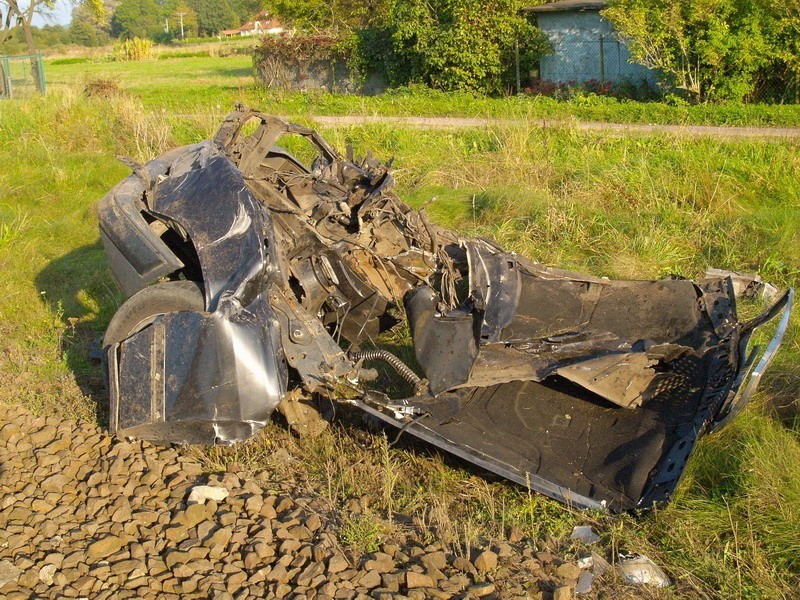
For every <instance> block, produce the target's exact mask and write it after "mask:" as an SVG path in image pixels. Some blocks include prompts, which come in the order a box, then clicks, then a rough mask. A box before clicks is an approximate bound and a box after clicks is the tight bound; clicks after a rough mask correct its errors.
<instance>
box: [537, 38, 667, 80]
mask: <svg viewBox="0 0 800 600" xmlns="http://www.w3.org/2000/svg"><path fill="white" fill-rule="evenodd" d="M577 37H578V36H575V35H565V36H563V37H562V36H554V38H553V39H551V41H552V43H553V50H554V51H553V53H552V54H548V55H545V56H543V57H542V60H541V65H540V77H541V78H542V79H544V80H547V81H552V82H557V83H583V82H587V81H596V82H599V83H633V84H637V85H639V84H645V83H646V84H648V85H652V86H655V85H656V82H657V79H658V77H657V74H656V73H655V72H654V71H651V70H650V69H647V68H645V67H643V66H641V65H638V64H635V63H632V62H630V61H629V58H630V52H628V48H627V47H626V46H625V44H622V43H620V42H619V41H618V40H616V39H614V38H613V37H610V36H603V35H599V36H597V37H592V38H589V37H588V36H581V37H582V38H583V39H577Z"/></svg>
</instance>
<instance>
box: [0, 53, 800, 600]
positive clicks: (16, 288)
mask: <svg viewBox="0 0 800 600" xmlns="http://www.w3.org/2000/svg"><path fill="white" fill-rule="evenodd" d="M47 73H48V79H49V84H50V89H51V90H52V93H51V94H50V95H49V96H48V97H47V98H45V99H39V98H37V99H31V100H26V101H13V102H11V101H3V102H2V103H0V164H2V169H0V190H2V192H1V193H0V269H2V272H3V274H4V277H3V279H2V284H0V286H1V287H0V293H2V297H3V300H2V302H0V380H2V381H3V385H2V388H0V401H3V402H12V403H20V404H24V405H25V406H27V407H30V408H31V409H33V410H34V411H36V412H52V413H56V414H58V415H61V416H64V417H82V418H86V419H90V420H97V419H99V420H100V421H101V422H102V421H103V420H104V418H105V417H104V408H103V406H104V402H105V395H104V392H103V387H102V378H101V375H100V371H99V368H98V367H97V366H96V365H94V364H92V363H91V362H90V361H89V360H88V352H89V348H90V346H91V343H92V342H93V340H95V339H96V338H97V337H99V336H101V335H102V332H103V330H104V328H105V326H106V324H107V323H108V320H109V319H110V317H111V315H112V314H113V312H114V310H115V309H116V307H117V305H118V303H119V302H120V301H121V299H122V297H121V295H120V294H119V292H118V291H117V290H116V289H115V287H114V285H113V283H112V282H111V280H110V275H109V272H108V270H107V267H106V264H105V257H104V255H103V252H102V249H101V247H100V245H99V241H98V234H97V223H96V218H95V213H94V205H95V203H96V202H97V200H98V199H99V198H100V197H101V196H102V195H103V194H104V193H105V192H106V191H107V190H108V189H109V188H110V187H111V186H112V185H114V184H115V183H116V182H118V181H119V180H120V179H121V178H122V177H124V176H125V175H126V174H127V173H128V169H127V168H126V167H124V166H123V165H122V164H121V163H119V162H118V161H117V160H116V159H115V156H116V155H126V156H131V157H133V158H135V159H137V160H140V161H142V160H146V159H148V158H151V157H153V156H155V155H156V154H158V153H160V152H163V151H164V150H166V149H168V148H171V147H174V146H175V145H177V144H183V143H188V142H194V141H197V140H199V139H202V138H204V137H207V136H209V135H210V134H211V133H212V132H213V130H214V128H215V126H216V124H217V123H218V121H219V119H220V118H221V116H222V115H224V114H225V112H226V111H227V110H228V107H229V106H230V105H231V103H232V102H233V100H235V99H243V100H244V101H246V102H247V103H249V104H251V105H253V106H255V107H258V108H261V109H263V110H266V111H273V112H276V113H283V114H288V115H290V116H292V117H293V118H297V119H299V120H307V118H308V117H309V116H310V115H313V114H351V113H354V114H373V113H379V114H383V113H385V114H463V115H478V116H491V115H502V116H508V115H514V116H518V117H519V118H520V119H522V120H521V121H520V122H519V123H518V124H513V125H503V126H492V127H483V128H473V129H461V130H446V131H444V130H413V131H409V130H404V129H402V128H401V127H399V126H397V125H369V126H357V127H337V128H327V129H325V130H323V133H324V134H325V135H326V136H327V137H328V139H329V141H331V142H332V143H333V144H334V145H335V146H338V147H343V146H344V145H345V144H347V143H351V144H352V145H353V146H354V149H355V151H356V153H357V154H358V153H361V154H363V153H365V152H366V151H368V150H372V151H373V153H375V154H376V155H378V156H381V157H385V158H388V157H390V156H394V157H395V176H396V178H397V181H398V191H399V193H400V195H401V197H403V198H404V199H405V200H407V201H408V202H409V203H411V204H412V205H414V206H417V207H418V206H421V205H423V204H426V203H429V202H430V204H429V206H428V208H427V211H428V213H429V214H430V215H431V217H432V218H433V219H434V220H436V221H437V222H439V223H441V224H444V225H448V226H452V227H456V228H458V229H459V230H461V231H463V232H464V233H465V234H469V235H484V236H491V237H493V238H495V239H497V240H498V241H499V242H501V243H502V244H504V245H505V246H506V247H507V248H509V249H512V250H516V251H519V252H521V253H524V254H526V255H528V256H530V257H531V258H533V259H535V260H539V261H542V262H545V263H549V264H554V265H558V266H562V267H567V268H574V269H579V270H584V271H587V272H590V273H592V274H595V275H604V276H605V275H607V276H615V277H641V278H657V277H660V276H663V275H667V274H671V273H674V274H679V275H682V276H686V277H697V276H701V275H702V273H703V272H704V270H705V269H706V267H709V266H713V267H719V268H726V269H734V270H742V271H749V272H755V271H757V272H759V273H761V274H762V275H763V276H764V277H765V278H767V279H769V280H771V281H773V282H774V283H775V284H776V285H778V286H780V287H787V286H797V285H798V283H800V152H799V151H800V141H774V140H763V141H761V140H752V139H750V140H736V141H720V140H716V139H707V138H694V137H687V136H675V135H666V134H654V135H648V136H643V135H635V136H627V137H626V136H620V135H606V134H600V133H586V132H580V131H577V130H576V129H575V128H573V127H571V126H570V125H569V123H568V122H567V123H565V124H563V125H562V126H559V127H554V128H548V129H547V130H542V129H540V128H537V127H535V126H531V125H530V124H529V122H527V121H526V120H525V119H533V118H540V116H541V114H539V113H536V111H538V110H543V109H541V108H537V107H536V103H533V102H532V101H530V100H528V101H527V102H528V103H529V104H531V105H533V106H534V108H530V107H529V106H528V105H527V104H524V103H523V102H522V101H521V100H518V99H509V100H486V99H480V98H469V97H467V96H458V97H450V96H444V95H438V94H432V93H417V94H412V93H407V94H397V95H394V96H387V97H382V98H370V99H359V98H341V97H336V96H330V95H313V96H310V97H308V98H304V97H302V96H301V95H299V94H268V93H265V92H262V91H259V90H257V89H255V88H254V87H253V85H252V76H251V75H250V74H249V70H248V61H247V59H246V57H230V58H215V59H212V58H197V59H195V58H192V59H170V60H162V61H153V62H146V63H82V64H63V65H55V66H51V67H48V68H47ZM98 77H104V78H110V79H113V80H114V81H116V82H117V83H118V87H119V88H120V89H121V91H122V93H116V92H115V93H112V94H111V95H110V96H107V97H87V96H86V95H85V94H84V93H83V88H84V85H85V83H86V82H87V81H89V80H91V79H93V78H98ZM111 88H112V91H114V90H113V86H111ZM450 101H452V105H453V106H452V109H451V110H450V112H448V110H447V105H448V104H447V103H448V102H450ZM548 102H549V101H548ZM523 105H524V106H523ZM543 106H546V104H543ZM667 108H669V107H663V106H661V105H657V106H655V107H654V108H652V110H653V116H652V120H653V121H658V120H659V119H660V118H661V117H660V116H659V111H662V110H666V109H667ZM700 108H702V107H700ZM778 108H781V107H778ZM792 108H793V107H792ZM578 109H579V107H577V106H566V107H563V106H562V107H559V108H558V110H561V111H563V114H565V115H573V116H576V117H580V118H600V117H591V116H586V115H584V114H583V113H580V111H579V110H578ZM528 110H530V111H531V112H526V111H528ZM615 110H616V109H615ZM626 110H627V107H626ZM748 110H749V109H748ZM630 111H631V113H630V114H634V113H636V114H641V115H642V116H641V119H640V120H642V121H648V119H650V117H648V116H647V111H648V106H647V105H636V106H635V108H630ZM637 111H638V112H637ZM742 111H744V109H742ZM175 113H179V116H176V115H175ZM723 113H724V111H723V112H719V113H716V115H717V116H715V117H714V119H718V118H720V117H719V115H721V114H723ZM620 114H621V113H620ZM676 114H677V113H676ZM698 114H700V113H698ZM787 114H790V113H787ZM791 114H795V113H794V112H791ZM742 115H744V112H741V113H739V117H737V118H744V117H743V116H742ZM673 116H674V115H673ZM622 118H623V119H624V117H622ZM692 118H694V117H692ZM792 118H794V117H792ZM637 119H638V117H637ZM670 119H672V117H670ZM628 120H630V119H628ZM668 120H669V119H668ZM722 120H723V121H725V119H722ZM745 120H746V119H745ZM725 122H728V121H725ZM763 122H764V121H763V120H759V118H754V119H753V121H752V122H751V121H748V124H752V123H763ZM781 122H782V123H785V121H781ZM799 389H800V323H799V322H798V317H797V313H795V315H794V317H793V320H792V322H791V325H790V330H789V332H788V334H787V339H786V340H785V342H784V348H783V350H782V352H781V354H780V355H779V356H778V359H777V360H776V361H775V363H774V364H773V367H772V369H771V370H770V371H769V372H768V374H767V375H766V376H765V379H764V381H763V382H762V387H761V390H760V392H759V393H758V394H757V397H756V399H755V401H754V402H753V403H752V405H751V406H750V407H749V408H748V409H747V411H746V412H745V413H744V414H743V415H742V416H741V417H740V418H739V419H738V420H737V421H735V422H734V423H733V424H732V425H731V426H730V427H729V428H728V429H726V430H724V431H722V432H721V433H719V434H717V435H714V436H710V437H708V438H706V439H704V440H703V442H702V443H701V444H700V446H699V448H698V451H697V453H696V454H695V456H694V457H693V459H692V460H691V462H690V464H689V468H688V471H687V474H686V477H685V479H684V481H683V483H682V484H681V486H680V488H679V493H678V495H677V497H676V499H675V500H674V502H672V503H671V504H670V505H669V506H668V507H666V508H664V509H662V510H659V511H657V512H654V513H651V514H649V515H646V516H643V517H641V518H634V517H623V518H616V519H612V518H610V517H607V516H602V515H592V514H575V513H574V512H572V511H569V510H567V509H565V508H562V507H561V506H560V505H558V504H557V503H555V502H551V501H549V500H546V499H543V498H541V497H538V496H536V495H530V494H527V493H526V492H524V491H523V490H521V489H520V488H518V487H516V486H513V485H510V484H507V483H505V482H503V481H496V480H494V479H490V480H487V479H485V478H484V477H482V476H481V475H480V473H477V472H475V471H472V470H469V469H467V468H465V467H464V465H461V464H459V463H456V462H454V461H453V460H451V459H446V458H445V459H443V458H441V457H438V456H436V455H432V454H430V453H427V452H426V451H424V450H423V449H419V448H410V447H407V448H388V447H387V446H386V443H385V439H384V438H383V437H382V436H380V435H374V434H370V433H368V432H365V431H363V430H361V429H359V428H358V427H354V428H349V429H345V428H333V430H332V431H330V432H328V433H326V434H325V435H323V436H322V437H321V438H319V439H317V440H314V441H312V442H309V443H307V444H303V443H300V442H298V441H296V440H292V439H291V438H290V436H288V435H287V434H286V433H285V432H282V431H281V430H280V429H279V428H278V427H277V426H275V427H274V428H273V429H272V430H271V431H270V435H269V436H267V441H265V442H262V444H263V446H261V447H254V446H253V445H249V446H245V447H242V448H237V449H233V450H214V451H211V452H208V453H206V454H205V455H204V460H206V461H207V464H208V465H209V467H210V468H213V467H214V466H215V465H220V466H222V465H224V463H225V461H227V460H237V461H239V462H243V463H245V464H247V465H249V466H252V467H256V466H257V464H258V462H259V461H260V460H261V459H262V458H263V457H264V456H266V455H268V454H269V453H270V452H271V451H272V450H273V449H274V448H276V447H277V446H279V445H286V446H287V447H289V449H290V450H291V452H292V453H293V454H294V455H297V456H300V457H301V458H302V460H301V461H298V462H299V463H301V464H303V465H304V466H302V467H295V469H300V470H301V471H302V472H301V473H297V472H293V473H287V477H298V478H306V479H308V480H310V481H316V482H319V485H320V486H321V487H322V488H324V489H326V490H327V492H326V497H328V498H329V499H330V500H331V503H332V504H334V505H336V506H341V507H343V506H344V505H345V503H346V501H347V500H349V499H351V498H361V497H364V496H369V497H372V498H375V499H376V500H375V514H376V515H379V514H386V513H388V514H392V513H401V514H405V515H412V516H413V517H414V518H416V519H418V520H421V523H422V524H423V526H424V527H427V528H428V530H429V531H430V535H432V536H439V537H440V538H441V539H445V540H447V541H446V543H448V544H451V545H452V546H453V547H456V546H458V547H461V548H463V547H464V546H465V545H469V544H470V543H472V542H474V541H476V540H479V539H485V538H487V537H490V538H496V537H503V536H504V535H506V533H507V531H508V528H509V527H511V526H517V527H520V528H522V529H523V530H524V531H525V532H526V535H530V536H532V537H534V539H537V540H541V542H537V543H540V544H541V547H545V546H548V545H551V546H552V544H554V543H555V544H556V546H557V548H556V549H557V550H558V551H560V552H566V553H569V552H572V551H574V549H572V548H571V547H570V545H569V543H567V542H553V541H552V540H550V541H548V539H549V538H548V536H550V535H552V536H555V538H556V540H564V538H565V535H566V534H567V533H568V532H569V530H570V529H571V527H572V525H574V524H576V523H591V524H593V526H594V527H595V530H596V531H598V533H600V534H601V536H602V541H601V542H600V545H601V549H603V550H612V549H613V550H622V549H625V550H628V551H633V552H643V553H646V554H648V555H649V556H650V557H651V558H653V559H655V560H656V561H657V562H659V563H660V564H662V565H664V566H665V567H666V568H667V569H668V571H669V572H670V574H671V575H672V576H673V578H674V579H676V581H677V586H676V587H673V588H670V589H669V590H666V591H663V592H652V594H653V595H655V596H658V597H675V596H681V597H684V596H690V597H709V596H710V597H720V598H734V597H737V598H738V597H748V598H757V597H765V598H781V597H783V598H790V597H796V595H797V590H798V589H799V588H798V586H800V473H799V472H798V468H797V465H798V464H800V396H798V390H799ZM387 527H391V523H389V524H387V523H386V522H385V520H383V519H382V518H379V517H378V516H376V517H375V523H363V522H360V521H359V522H350V521H346V522H344V524H343V529H342V534H341V535H342V537H343V543H348V544H351V545H353V546H354V547H363V548H364V549H366V548H368V547H369V544H370V541H371V540H374V539H375V538H377V537H380V535H382V534H381V532H382V531H384V530H385V528H387ZM558 544H561V545H560V546H558ZM609 585H611V586H612V587H610V588H609V590H608V591H607V595H608V596H609V597H616V594H617V593H621V590H622V588H620V589H617V588H614V587H613V586H614V585H617V584H615V583H614V582H611V583H610V584H609ZM615 590H616V591H615ZM628 593H629V594H634V595H635V594H638V593H639V591H638V590H633V591H631V590H630V588H628ZM648 593H649V592H648Z"/></svg>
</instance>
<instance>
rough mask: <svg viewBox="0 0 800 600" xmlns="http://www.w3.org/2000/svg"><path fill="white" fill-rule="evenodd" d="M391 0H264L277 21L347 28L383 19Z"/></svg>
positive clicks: (306, 26) (299, 26) (312, 27)
mask: <svg viewBox="0 0 800 600" xmlns="http://www.w3.org/2000/svg"><path fill="white" fill-rule="evenodd" d="M391 5H392V0H367V1H366V2H364V1H362V0H268V1H267V3H266V7H267V8H268V9H269V11H270V12H271V13H272V14H274V15H275V16H276V17H277V18H278V20H280V21H281V23H284V24H285V25H291V26H293V27H296V28H297V29H300V30H304V31H319V30H328V31H336V32H338V31H348V30H356V29H363V28H367V27H374V26H378V25H381V24H383V23H384V22H385V21H386V15H387V14H388V13H389V11H390V10H391Z"/></svg>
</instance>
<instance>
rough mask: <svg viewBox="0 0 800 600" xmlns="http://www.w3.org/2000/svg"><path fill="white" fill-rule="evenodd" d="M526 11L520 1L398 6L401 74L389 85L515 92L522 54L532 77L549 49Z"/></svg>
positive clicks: (395, 23) (424, 1) (455, 0)
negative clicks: (513, 72) (513, 76)
mask: <svg viewBox="0 0 800 600" xmlns="http://www.w3.org/2000/svg"><path fill="white" fill-rule="evenodd" d="M520 8H521V4H520V2H518V1H517V0H397V1H396V2H395V4H394V7H393V10H392V12H391V17H390V26H389V29H390V32H391V34H390V37H391V44H392V51H393V53H394V60H393V61H391V63H390V64H392V65H396V66H397V67H398V72H395V73H390V74H389V77H388V79H389V80H390V81H391V82H392V83H399V82H401V81H402V80H403V79H406V80H408V81H419V82H422V83H426V84H428V85H431V86H432V87H435V88H438V89H443V90H471V91H477V92H483V93H500V92H502V91H504V90H506V89H508V88H510V87H512V84H513V80H512V81H509V66H511V65H514V63H515V60H516V56H515V55H516V53H517V51H518V50H519V55H520V57H521V58H522V59H524V60H525V61H526V64H521V65H520V67H521V70H522V71H523V72H527V71H528V70H529V69H530V68H531V65H530V64H527V63H529V62H531V61H533V60H535V58H536V56H538V54H540V53H541V52H542V51H544V50H545V49H546V48H547V42H546V40H545V38H544V36H543V35H542V33H541V32H540V31H539V30H538V29H537V28H535V27H532V26H531V24H530V23H528V21H527V20H526V19H525V18H524V17H522V16H520V13H519V9H520Z"/></svg>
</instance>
